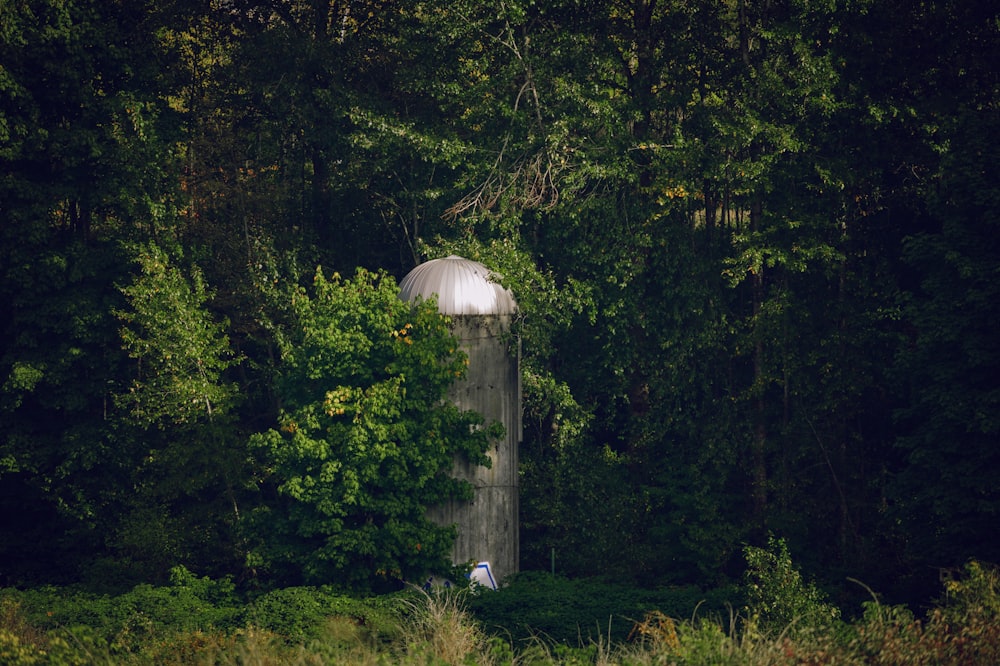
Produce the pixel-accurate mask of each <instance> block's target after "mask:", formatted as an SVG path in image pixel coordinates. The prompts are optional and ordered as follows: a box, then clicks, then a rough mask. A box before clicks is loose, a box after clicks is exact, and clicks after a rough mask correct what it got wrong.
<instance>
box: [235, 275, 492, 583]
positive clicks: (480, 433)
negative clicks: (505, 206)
mask: <svg viewBox="0 0 1000 666" xmlns="http://www.w3.org/2000/svg"><path fill="white" fill-rule="evenodd" d="M289 297H290V299H291V307H292V309H293V311H294V313H295V319H294V322H293V324H292V326H291V328H290V329H289V330H287V331H285V332H284V333H283V334H282V338H281V344H282V367H281V377H280V380H279V386H278V388H277V390H278V394H279V397H280V399H281V402H282V411H281V416H280V419H279V421H280V427H279V429H276V430H269V431H267V432H265V433H260V434H257V435H254V437H253V438H252V440H251V447H252V449H253V451H254V453H255V455H256V456H259V459H260V462H261V464H262V468H263V469H264V470H265V472H266V474H267V479H266V481H267V483H268V484H273V486H274V487H275V488H276V489H277V491H278V493H279V495H280V498H281V501H280V502H278V503H273V504H271V505H269V506H266V507H262V508H261V509H260V510H259V511H258V513H257V515H256V516H255V525H256V528H257V539H258V543H259V546H258V549H257V556H258V557H260V558H261V560H260V561H261V563H263V564H264V565H265V566H268V567H273V568H274V569H275V571H276V572H280V573H281V574H282V575H286V576H292V577H296V576H300V577H301V578H302V579H303V580H305V581H309V582H327V583H338V584H353V585H372V584H373V583H375V582H377V581H379V580H393V579H399V578H404V579H413V580H415V579H417V577H419V576H420V575H422V574H424V573H426V572H428V571H434V570H437V571H445V570H447V568H448V567H449V566H450V565H449V564H448V555H449V553H450V550H451V546H452V540H453V538H454V532H453V528H450V527H439V526H436V525H433V524H431V523H430V522H429V521H428V520H427V518H426V516H425V510H426V507H427V506H429V505H432V504H435V503H438V502H442V501H444V500H446V499H448V498H468V497H470V496H471V488H469V487H468V484H467V483H465V482H460V481H458V480H456V479H453V478H452V477H451V476H450V474H449V472H450V470H451V467H452V464H453V460H454V457H455V456H456V455H462V456H466V457H467V458H468V459H469V460H471V461H473V462H475V463H478V464H488V459H487V458H486V456H485V455H484V452H485V450H486V447H487V446H488V444H489V440H490V438H491V437H492V436H494V435H495V434H496V432H495V427H494V426H490V427H487V428H473V426H476V425H479V424H481V422H482V418H481V417H479V416H478V415H475V414H473V413H468V412H460V411H459V410H458V409H457V408H456V407H455V406H454V405H452V404H451V403H449V402H447V401H446V400H444V398H445V394H446V392H447V390H448V387H449V386H450V385H451V384H452V382H454V381H455V380H456V379H457V378H459V377H461V376H463V374H464V372H465V359H464V356H463V355H462V353H461V352H460V351H459V349H458V345H457V342H456V340H455V339H454V337H453V336H452V335H451V333H450V332H449V330H448V327H447V321H446V319H445V318H444V317H442V316H441V315H440V314H438V312H437V308H436V305H435V304H434V303H433V302H422V303H418V304H416V305H415V306H411V305H410V304H409V303H405V302H403V301H401V300H400V298H399V295H398V288H397V286H396V283H395V281H394V280H393V279H392V278H391V277H388V276H386V275H376V274H372V273H368V272H366V271H364V270H359V271H358V274H357V276H356V277H355V278H354V279H353V280H342V279H341V278H340V277H339V276H337V275H334V277H333V278H332V279H329V280H328V279H327V278H325V277H324V276H323V274H322V272H320V271H317V273H316V276H315V279H314V283H313V290H312V294H311V295H310V294H309V293H308V292H307V291H306V290H305V289H295V290H294V291H293V293H291V294H290V296H289ZM293 579H294V578H293Z"/></svg>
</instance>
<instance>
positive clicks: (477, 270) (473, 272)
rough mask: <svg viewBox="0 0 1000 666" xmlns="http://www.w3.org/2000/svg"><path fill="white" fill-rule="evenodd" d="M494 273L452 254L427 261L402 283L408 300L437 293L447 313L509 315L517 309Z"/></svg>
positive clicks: (444, 311)
mask: <svg viewBox="0 0 1000 666" xmlns="http://www.w3.org/2000/svg"><path fill="white" fill-rule="evenodd" d="M491 276H492V273H491V272H490V270H489V269H487V268H486V266H483V265H482V264H481V263H479V262H478V261H471V260H469V259H465V258H463V257H459V256H456V255H454V254H453V255H451V256H450V257H445V258H444V259H432V260H430V261H426V262H424V263H422V264H420V265H419V266H417V267H416V268H414V269H413V270H412V271H410V272H409V273H407V275H406V277H404V278H403V280H402V282H400V283H399V297H400V298H402V299H403V300H404V301H411V302H412V301H414V300H416V298H417V297H418V296H419V297H422V298H425V299H426V298H430V297H431V296H434V295H436V296H437V301H438V310H440V311H441V313H442V314H446V315H506V314H513V313H514V312H515V311H516V310H517V303H515V302H514V296H513V295H512V294H511V293H510V291H509V290H507V289H504V288H503V287H501V286H500V285H499V284H498V283H496V282H493V281H491V279H490V278H491Z"/></svg>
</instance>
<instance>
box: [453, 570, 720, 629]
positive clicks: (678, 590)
mask: <svg viewBox="0 0 1000 666" xmlns="http://www.w3.org/2000/svg"><path fill="white" fill-rule="evenodd" d="M734 594H736V590H734V589H717V590H713V591H711V592H703V591H702V590H700V589H698V588H696V587H668V588H658V587H650V588H644V587H636V586H626V585H622V584H619V583H610V582H606V581H601V580H598V579H568V578H564V577H562V576H558V575H557V576H552V575H551V574H548V573H541V572H523V573H520V574H517V575H515V576H513V577H512V578H511V579H510V580H508V581H505V582H504V585H503V587H501V588H500V589H499V590H497V591H496V592H495V593H492V594H481V595H477V596H474V597H470V598H469V600H468V603H469V609H470V611H471V612H472V613H473V614H474V615H475V617H476V618H477V619H478V620H479V621H480V622H482V623H483V624H484V625H485V627H486V628H487V629H489V630H490V631H496V632H499V633H500V635H502V636H507V637H509V638H510V639H511V640H512V641H513V642H514V643H515V644H516V645H521V644H522V643H523V642H524V641H526V640H528V639H530V638H532V637H535V636H538V637H542V638H544V639H545V640H548V641H553V642H555V643H568V644H570V645H575V644H577V643H578V642H579V641H580V640H581V639H587V638H590V639H593V640H597V639H598V638H599V637H602V636H603V637H605V638H608V639H609V640H612V641H615V642H621V641H624V640H625V639H626V638H628V636H629V634H630V633H631V631H632V628H633V626H634V625H635V623H636V622H638V621H640V620H641V619H642V618H643V617H644V616H645V615H646V613H648V612H650V611H653V610H658V611H660V612H662V613H664V614H666V615H668V616H670V617H680V618H687V617H691V616H692V615H694V614H695V613H698V614H699V615H703V616H704V615H709V616H711V615H716V614H719V613H723V612H725V605H726V604H727V603H729V602H730V601H731V600H732V599H731V595H734ZM567 609H572V612H567Z"/></svg>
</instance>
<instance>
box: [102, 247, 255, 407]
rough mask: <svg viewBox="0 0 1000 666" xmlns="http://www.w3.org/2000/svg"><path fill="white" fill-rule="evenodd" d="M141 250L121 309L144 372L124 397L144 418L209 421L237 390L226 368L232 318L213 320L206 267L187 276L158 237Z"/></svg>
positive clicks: (125, 336)
mask: <svg viewBox="0 0 1000 666" xmlns="http://www.w3.org/2000/svg"><path fill="white" fill-rule="evenodd" d="M135 254H136V260H137V262H138V264H139V267H140V271H141V272H140V274H139V275H138V276H136V278H135V280H134V281H133V282H132V284H130V285H128V286H126V287H123V288H122V293H124V294H125V297H126V299H127V300H128V304H129V308H128V309H123V310H121V311H120V312H118V313H117V315H118V317H119V319H121V320H122V322H124V327H123V328H122V330H121V337H122V342H123V344H124V346H125V349H127V350H128V353H129V356H130V357H132V358H133V359H136V361H137V366H138V372H137V375H138V376H137V377H136V379H134V380H133V382H132V385H131V386H130V387H129V390H128V393H126V394H124V395H122V396H121V401H122V403H123V404H125V405H126V406H128V407H130V408H131V409H132V410H133V418H134V419H135V420H136V421H137V422H139V423H146V424H160V425H163V424H181V423H187V422H192V421H199V420H206V421H208V420H211V419H212V418H213V416H214V415H216V414H220V415H221V414H224V413H225V412H226V411H228V410H229V409H231V408H232V405H233V403H234V401H235V399H236V393H235V387H234V386H233V385H232V384H230V383H227V382H225V381H223V373H224V372H225V371H226V370H227V369H228V368H229V367H231V366H232V365H233V364H234V363H235V362H236V361H235V360H234V359H233V355H232V353H231V351H230V349H229V341H228V339H227V337H226V335H225V329H226V327H227V323H226V322H221V323H216V322H215V321H213V319H212V315H211V314H210V313H209V312H208V310H207V308H206V304H207V302H208V300H209V299H210V298H211V295H210V294H209V293H208V289H207V287H206V285H205V282H204V279H203V277H202V274H201V271H200V270H198V269H197V267H195V268H193V269H192V271H191V275H190V277H188V276H185V275H184V274H183V273H182V272H181V270H180V269H179V268H177V267H176V266H174V265H172V261H171V258H170V256H169V255H168V253H167V252H165V251H164V250H162V249H160V248H159V247H158V246H156V245H155V244H153V243H149V244H147V245H145V246H142V247H139V248H137V250H136V252H135Z"/></svg>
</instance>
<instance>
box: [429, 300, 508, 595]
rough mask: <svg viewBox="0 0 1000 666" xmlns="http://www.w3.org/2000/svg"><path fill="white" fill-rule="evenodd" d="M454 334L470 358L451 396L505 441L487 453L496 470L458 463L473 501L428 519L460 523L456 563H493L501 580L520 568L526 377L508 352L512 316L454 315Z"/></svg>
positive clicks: (447, 506) (438, 508)
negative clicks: (499, 428)
mask: <svg viewBox="0 0 1000 666" xmlns="http://www.w3.org/2000/svg"><path fill="white" fill-rule="evenodd" d="M451 319H452V332H453V333H454V335H455V336H456V337H457V338H458V340H459V345H460V347H461V349H462V350H463V351H464V352H465V353H466V354H467V355H468V357H469V371H468V373H467V375H466V377H465V378H464V379H462V380H459V381H458V382H456V383H455V385H454V386H452V388H451V391H450V393H449V398H450V399H451V400H452V401H453V402H454V403H455V405H457V406H458V407H459V408H461V409H471V410H473V411H475V412H478V413H479V414H481V415H482V416H483V418H484V419H485V423H486V424H489V423H491V422H493V421H498V422H499V423H501V424H502V425H503V427H504V437H503V438H502V439H501V440H499V441H495V442H494V445H493V446H492V447H491V449H490V450H489V451H488V455H489V457H490V460H491V461H492V467H490V468H486V467H481V466H478V465H471V464H469V463H468V462H467V461H465V460H456V462H455V469H454V474H455V476H456V477H458V478H462V479H465V480H467V481H469V482H470V483H471V484H472V485H473V487H474V488H475V491H474V497H473V499H472V501H470V502H456V501H453V502H449V503H447V504H444V505H441V506H436V507H432V508H431V509H430V510H429V511H428V517H429V518H430V519H431V520H433V521H434V522H437V523H438V524H441V525H452V524H454V525H457V527H458V538H457V539H456V541H455V548H454V551H453V553H452V561H453V562H455V563H456V564H463V563H467V562H470V561H471V562H483V561H486V562H489V563H490V567H491V568H492V571H493V576H494V578H495V579H496V580H497V581H502V580H503V579H504V577H506V576H507V575H509V574H512V573H516V572H517V570H518V558H519V548H520V543H519V537H518V529H519V525H518V511H519V506H518V474H517V470H518V460H517V450H518V444H519V443H520V441H521V374H520V370H519V368H518V361H519V359H518V355H519V354H518V352H516V351H515V352H513V353H512V352H511V351H510V350H509V348H508V343H509V340H507V338H506V333H508V332H509V331H510V319H511V318H510V316H509V315H503V316H500V315H451Z"/></svg>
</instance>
